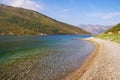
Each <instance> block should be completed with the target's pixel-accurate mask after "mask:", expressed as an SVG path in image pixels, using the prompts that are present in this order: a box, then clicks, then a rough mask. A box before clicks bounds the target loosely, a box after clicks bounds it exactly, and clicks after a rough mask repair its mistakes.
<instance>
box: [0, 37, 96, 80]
mask: <svg viewBox="0 0 120 80" xmlns="http://www.w3.org/2000/svg"><path fill="white" fill-rule="evenodd" d="M87 37H91V36H89V35H76V36H75V35H74V36H73V35H66V36H63V35H56V36H0V79H10V80H13V79H15V80H61V79H62V78H64V77H65V76H66V75H68V74H70V73H71V72H73V71H74V70H76V69H77V68H79V67H80V65H81V64H82V62H83V61H84V60H85V59H86V58H87V56H88V55H90V53H91V52H92V51H93V49H94V47H95V46H94V45H93V44H91V43H89V42H86V41H83V40H75V38H87Z"/></svg>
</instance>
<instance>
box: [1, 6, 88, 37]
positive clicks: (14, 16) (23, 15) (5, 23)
mask: <svg viewBox="0 0 120 80" xmlns="http://www.w3.org/2000/svg"><path fill="white" fill-rule="evenodd" d="M43 34H50V35H51V34H89V33H88V32H86V31H84V30H82V29H80V28H78V27H76V26H73V25H70V24H66V23H63V22H59V21H57V20H55V19H52V18H50V17H48V16H46V15H43V14H41V13H39V12H36V11H33V10H28V9H23V8H17V7H12V6H6V5H3V4H0V35H43Z"/></svg>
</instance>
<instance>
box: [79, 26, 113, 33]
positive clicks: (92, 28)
mask: <svg viewBox="0 0 120 80" xmlns="http://www.w3.org/2000/svg"><path fill="white" fill-rule="evenodd" d="M78 26H79V27H80V28H82V29H83V30H86V31H88V32H91V33H92V34H100V33H103V32H105V31H106V30H108V29H110V28H111V27H112V25H109V26H103V25H91V24H88V25H84V24H80V25H78Z"/></svg>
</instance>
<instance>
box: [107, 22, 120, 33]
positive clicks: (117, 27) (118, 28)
mask: <svg viewBox="0 0 120 80" xmlns="http://www.w3.org/2000/svg"><path fill="white" fill-rule="evenodd" d="M105 33H108V34H120V23H119V24H117V25H115V26H113V27H112V28H111V29H109V30H107V31H106V32H105Z"/></svg>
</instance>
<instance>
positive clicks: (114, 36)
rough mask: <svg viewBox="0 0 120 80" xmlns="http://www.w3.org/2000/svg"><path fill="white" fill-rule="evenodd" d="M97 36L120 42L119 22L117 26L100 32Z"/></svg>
mask: <svg viewBox="0 0 120 80" xmlns="http://www.w3.org/2000/svg"><path fill="white" fill-rule="evenodd" d="M96 37H97V38H101V39H105V40H109V41H114V42H117V43H120V24H117V25H116V26H114V27H113V28H111V29H109V30H108V31H106V32H105V33H103V34H100V35H98V36H96Z"/></svg>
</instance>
